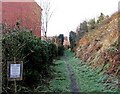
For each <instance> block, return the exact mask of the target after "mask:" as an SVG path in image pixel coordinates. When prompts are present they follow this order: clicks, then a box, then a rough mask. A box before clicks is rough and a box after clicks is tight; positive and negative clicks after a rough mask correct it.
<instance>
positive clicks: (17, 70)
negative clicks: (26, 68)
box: [7, 61, 23, 81]
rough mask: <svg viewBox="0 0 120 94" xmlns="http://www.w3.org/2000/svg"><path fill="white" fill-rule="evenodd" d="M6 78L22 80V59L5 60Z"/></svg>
mask: <svg viewBox="0 0 120 94" xmlns="http://www.w3.org/2000/svg"><path fill="white" fill-rule="evenodd" d="M7 72H8V73H7V78H8V80H10V81H13V80H22V74H23V62H22V61H16V63H14V62H13V61H8V62H7Z"/></svg>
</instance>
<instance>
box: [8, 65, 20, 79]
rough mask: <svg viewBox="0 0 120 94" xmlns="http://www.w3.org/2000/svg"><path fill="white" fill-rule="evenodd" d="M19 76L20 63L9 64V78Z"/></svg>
mask: <svg viewBox="0 0 120 94" xmlns="http://www.w3.org/2000/svg"><path fill="white" fill-rule="evenodd" d="M19 77H20V64H10V78H19Z"/></svg>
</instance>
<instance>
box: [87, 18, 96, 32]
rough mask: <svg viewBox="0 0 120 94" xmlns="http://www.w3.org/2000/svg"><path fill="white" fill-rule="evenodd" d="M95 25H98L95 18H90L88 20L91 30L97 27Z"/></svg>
mask: <svg viewBox="0 0 120 94" xmlns="http://www.w3.org/2000/svg"><path fill="white" fill-rule="evenodd" d="M95 26H96V22H95V18H93V19H90V20H89V22H88V27H89V30H92V29H95Z"/></svg>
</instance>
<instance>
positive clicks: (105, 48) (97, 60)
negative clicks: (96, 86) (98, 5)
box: [75, 12, 120, 75]
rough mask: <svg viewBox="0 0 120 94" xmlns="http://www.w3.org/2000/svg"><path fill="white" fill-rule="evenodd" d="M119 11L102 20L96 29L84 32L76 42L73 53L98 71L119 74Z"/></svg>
mask: <svg viewBox="0 0 120 94" xmlns="http://www.w3.org/2000/svg"><path fill="white" fill-rule="evenodd" d="M118 20H120V12H119V13H118V12H117V13H114V14H113V15H112V16H111V17H109V18H108V19H106V20H104V21H103V22H102V23H101V24H100V25H99V26H98V27H97V28H96V29H94V30H93V31H91V32H88V33H86V34H85V35H84V36H83V37H82V38H81V39H80V40H79V42H78V45H77V47H76V50H75V53H76V57H79V58H80V59H82V60H83V61H85V62H87V63H88V64H89V65H91V66H92V68H99V69H100V72H101V71H105V73H107V74H113V75H119V71H120V56H119V55H120V48H119V21H118Z"/></svg>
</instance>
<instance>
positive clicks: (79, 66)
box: [65, 51, 117, 92]
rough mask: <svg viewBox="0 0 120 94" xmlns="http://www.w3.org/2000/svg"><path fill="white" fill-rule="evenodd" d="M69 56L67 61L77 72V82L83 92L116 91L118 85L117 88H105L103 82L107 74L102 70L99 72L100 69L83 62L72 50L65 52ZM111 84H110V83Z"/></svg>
mask: <svg viewBox="0 0 120 94" xmlns="http://www.w3.org/2000/svg"><path fill="white" fill-rule="evenodd" d="M65 54H66V56H67V63H69V64H70V65H71V67H72V70H73V71H74V73H75V76H76V79H77V83H78V85H79V89H80V91H81V92H116V91H117V87H116V88H115V87H114V86H113V88H109V89H107V88H105V85H104V84H103V83H102V81H103V80H104V79H106V76H104V75H103V73H102V72H101V73H100V74H98V71H99V70H93V69H91V68H90V67H89V66H88V65H87V64H85V63H82V61H80V59H78V58H75V57H74V56H73V53H72V52H70V51H66V52H65ZM109 85H110V84H109ZM111 87H112V86H111Z"/></svg>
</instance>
